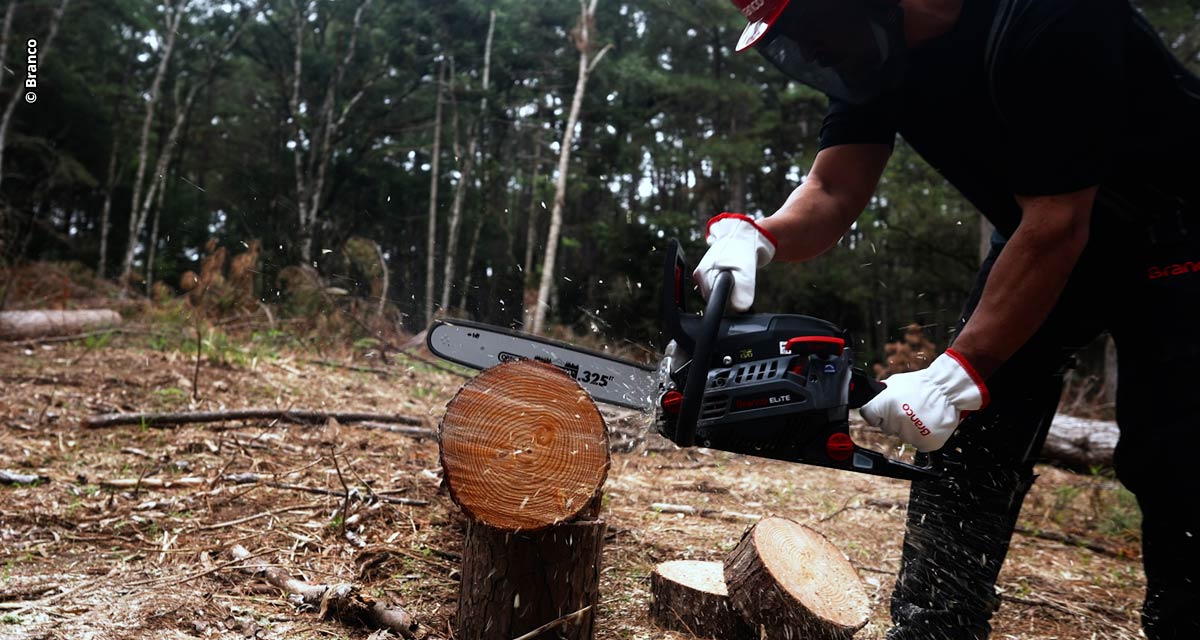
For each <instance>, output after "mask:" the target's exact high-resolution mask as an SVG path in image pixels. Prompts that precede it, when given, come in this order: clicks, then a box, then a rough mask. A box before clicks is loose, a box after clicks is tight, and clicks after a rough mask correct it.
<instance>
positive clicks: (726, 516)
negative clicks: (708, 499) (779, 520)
mask: <svg viewBox="0 0 1200 640" xmlns="http://www.w3.org/2000/svg"><path fill="white" fill-rule="evenodd" d="M650 510H651V511H657V512H658V513H682V514H684V515H688V516H700V517H702V518H716V519H718V520H726V521H729V522H758V521H759V520H761V519H762V516H760V515H756V514H753V513H738V512H737V511H722V510H720V509H701V508H698V507H693V506H691V505H687V504H667V503H665V502H655V503H653V504H651V505H650Z"/></svg>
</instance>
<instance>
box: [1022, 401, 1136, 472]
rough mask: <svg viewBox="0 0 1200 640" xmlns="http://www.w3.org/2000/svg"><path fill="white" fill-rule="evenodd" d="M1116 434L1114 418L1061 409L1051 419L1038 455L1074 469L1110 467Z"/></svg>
mask: <svg viewBox="0 0 1200 640" xmlns="http://www.w3.org/2000/svg"><path fill="white" fill-rule="evenodd" d="M1119 437H1120V431H1119V430H1118V429H1117V423H1116V422H1113V421H1111V420H1089V419H1087V418H1076V417H1075V416H1068V415H1064V414H1061V413H1060V414H1058V415H1056V416H1054V422H1052V423H1050V433H1049V434H1047V436H1046V444H1045V445H1043V446H1042V453H1041V457H1042V458H1043V459H1045V460H1047V461H1049V462H1052V463H1055V464H1058V465H1060V466H1063V467H1066V468H1068V469H1073V470H1075V471H1082V472H1090V471H1093V470H1095V469H1097V468H1099V467H1111V466H1112V464H1113V453H1114V452H1115V451H1116V449H1117V439H1118V438H1119Z"/></svg>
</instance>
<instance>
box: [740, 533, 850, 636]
mask: <svg viewBox="0 0 1200 640" xmlns="http://www.w3.org/2000/svg"><path fill="white" fill-rule="evenodd" d="M725 584H726V585H727V587H728V589H729V599H730V603H731V604H732V605H733V609H734V610H735V611H737V612H738V613H739V614H741V616H742V618H743V619H744V620H745V621H746V622H747V623H749V624H750V625H751V627H752V628H753V629H754V630H755V632H756V633H760V634H761V637H763V638H771V639H776V638H779V639H784V638H786V639H789V640H792V639H796V638H804V639H806V640H845V639H847V638H850V637H851V636H853V635H854V633H855V632H856V631H858V630H859V629H861V628H862V627H863V626H864V625H866V624H867V617H868V616H869V615H870V602H869V600H868V599H867V594H866V591H865V590H864V589H863V586H862V580H861V579H860V578H859V575H858V572H857V571H856V570H855V569H854V567H853V566H852V565H851V564H850V561H849V560H847V559H846V557H845V556H844V555H842V552H841V551H839V550H838V549H837V548H836V547H834V546H833V545H832V544H831V543H830V542H829V541H828V540H826V539H825V537H824V536H822V535H821V534H820V533H817V532H816V531H813V530H812V529H809V528H808V527H805V526H803V525H801V524H799V523H796V522H793V521H791V520H788V519H786V518H774V517H773V518H764V519H763V520H762V521H760V522H759V523H758V524H756V525H754V526H753V527H751V528H750V529H749V530H748V531H746V533H745V534H744V535H743V536H742V540H741V542H739V543H738V545H737V547H736V548H735V549H734V550H733V552H732V553H730V554H729V557H727V558H726V559H725Z"/></svg>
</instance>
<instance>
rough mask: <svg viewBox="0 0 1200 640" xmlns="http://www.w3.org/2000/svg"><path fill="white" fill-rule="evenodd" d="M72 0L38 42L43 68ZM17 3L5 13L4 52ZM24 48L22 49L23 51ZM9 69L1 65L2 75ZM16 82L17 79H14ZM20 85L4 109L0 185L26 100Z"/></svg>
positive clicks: (0, 130)
mask: <svg viewBox="0 0 1200 640" xmlns="http://www.w3.org/2000/svg"><path fill="white" fill-rule="evenodd" d="M68 2H70V0H62V2H61V3H60V4H59V5H58V9H55V11H54V13H53V14H52V15H51V17H50V27H49V29H48V30H47V32H46V37H45V38H42V39H41V40H39V41H38V65H39V66H41V67H42V68H45V66H46V56H47V55H49V54H50V45H51V44H53V43H54V37H55V36H57V35H58V25H59V23H60V22H61V21H62V17H63V13H64V12H66V10H67V3H68ZM16 8H17V2H16V0H13V1H12V3H11V4H9V5H8V10H7V11H5V12H4V31H3V35H2V36H0V40H3V46H4V51H6V52H7V51H8V40H9V38H10V37H11V35H12V20H13V14H14V13H15V12H16ZM23 50H24V48H22V51H23ZM22 66H23V65H22ZM5 69H7V67H5V66H4V65H3V64H0V75H2V74H3V71H4V70H5ZM13 79H14V80H16V77H14V78H13ZM22 89H23V87H22V86H20V85H19V84H18V85H16V86H14V87H13V92H12V95H11V96H9V98H8V105H6V106H5V107H4V115H3V117H0V183H2V182H3V181H4V148H5V147H6V146H8V128H9V126H10V125H11V124H12V116H13V112H14V111H16V109H17V102H18V101H19V100H22V99H24V96H25V91H22Z"/></svg>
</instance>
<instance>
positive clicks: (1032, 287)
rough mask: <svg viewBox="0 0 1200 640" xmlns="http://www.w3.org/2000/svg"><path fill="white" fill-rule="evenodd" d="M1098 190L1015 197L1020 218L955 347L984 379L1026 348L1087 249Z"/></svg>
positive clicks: (1093, 188) (955, 342) (993, 267)
mask: <svg viewBox="0 0 1200 640" xmlns="http://www.w3.org/2000/svg"><path fill="white" fill-rule="evenodd" d="M1095 198H1096V188H1095V187H1092V188H1089V189H1084V190H1082V191H1076V192H1074V193H1069V194H1062V195H1054V196H1038V197H1032V198H1018V199H1017V202H1018V203H1019V204H1020V205H1021V209H1022V212H1023V213H1022V219H1021V224H1020V226H1018V227H1017V231H1016V232H1015V233H1014V234H1013V236H1012V238H1010V239H1009V241H1008V243H1007V244H1006V245H1005V246H1004V250H1003V251H1002V252H1001V253H1000V256H999V257H998V258H997V259H996V263H995V264H994V265H993V266H992V271H991V273H990V274H989V275H988V280H987V284H986V285H985V286H984V289H983V296H982V297H981V298H980V300H979V305H978V306H977V307H976V308H975V312H974V313H973V314H972V315H971V319H970V320H969V321H968V322H967V324H966V326H965V327H963V330H962V333H960V334H959V336H958V338H957V339H955V341H954V349H955V351H957V352H958V353H960V354H962V356H963V357H964V358H966V360H967V361H968V362H970V363H971V365H972V366H973V367H974V368H975V370H976V372H978V373H979V375H980V376H981V377H983V378H984V379H985V380H986V379H987V378H988V377H990V376H991V375H992V374H993V373H995V371H996V369H998V368H999V367H1000V365H1001V364H1003V363H1004V362H1005V361H1006V360H1008V359H1009V358H1010V357H1012V355H1013V354H1014V353H1016V351H1017V349H1018V348H1020V347H1021V345H1023V344H1025V342H1026V341H1028V340H1029V338H1030V337H1032V336H1033V334H1034V332H1035V331H1037V329H1038V327H1040V326H1041V324H1042V322H1043V321H1045V319H1046V316H1048V315H1049V314H1050V310H1051V309H1052V308H1053V307H1054V304H1055V302H1057V300H1058V297H1059V295H1060V294H1061V293H1062V290H1063V288H1064V287H1065V286H1066V283H1067V278H1068V277H1070V275H1071V270H1072V269H1074V268H1075V263H1076V262H1078V260H1079V256H1080V254H1082V253H1083V248H1084V246H1085V245H1087V241H1088V229H1089V223H1090V221H1091V215H1092V204H1093V202H1094V201H1095Z"/></svg>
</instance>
